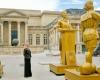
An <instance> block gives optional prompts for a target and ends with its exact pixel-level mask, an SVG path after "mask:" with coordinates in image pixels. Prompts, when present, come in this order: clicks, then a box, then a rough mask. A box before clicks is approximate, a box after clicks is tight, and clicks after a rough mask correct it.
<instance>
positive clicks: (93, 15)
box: [81, 0, 100, 74]
mask: <svg viewBox="0 0 100 80" xmlns="http://www.w3.org/2000/svg"><path fill="white" fill-rule="evenodd" d="M84 9H85V10H86V13H85V14H83V15H82V16H81V29H82V33H83V41H84V43H85V45H86V48H87V51H88V52H86V63H87V65H86V63H85V64H84V65H83V66H81V73H82V74H91V73H92V72H94V71H92V68H93V67H91V66H92V55H93V50H94V48H95V47H96V45H97V38H98V32H97V26H98V23H99V20H100V14H98V13H97V12H95V11H94V6H93V1H92V0H88V1H87V2H86V4H85V7H84ZM90 67H91V68H90ZM86 68H88V69H87V70H86ZM89 70H90V71H89ZM87 71H88V72H87Z"/></svg>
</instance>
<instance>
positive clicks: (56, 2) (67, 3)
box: [0, 0, 100, 10]
mask: <svg viewBox="0 0 100 80" xmlns="http://www.w3.org/2000/svg"><path fill="white" fill-rule="evenodd" d="M85 2H86V0H0V8H14V9H30V10H64V9H69V8H78V9H80V8H81V9H82V8H83V6H84V3H85ZM94 7H95V9H96V10H100V0H94Z"/></svg>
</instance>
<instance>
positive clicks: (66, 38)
mask: <svg viewBox="0 0 100 80" xmlns="http://www.w3.org/2000/svg"><path fill="white" fill-rule="evenodd" d="M60 16H61V18H62V19H60V20H59V21H58V23H57V24H58V26H57V30H58V31H59V32H60V41H59V43H60V45H59V46H60V54H61V64H63V65H69V66H73V65H76V57H75V33H74V35H73V32H75V31H73V28H72V26H71V25H70V23H69V20H68V14H67V12H66V11H63V12H61V15H60Z"/></svg>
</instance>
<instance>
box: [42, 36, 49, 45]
mask: <svg viewBox="0 0 100 80" xmlns="http://www.w3.org/2000/svg"><path fill="white" fill-rule="evenodd" d="M43 38H44V40H43V41H44V45H47V43H48V39H47V34H44V36H43Z"/></svg>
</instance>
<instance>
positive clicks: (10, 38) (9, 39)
mask: <svg viewBox="0 0 100 80" xmlns="http://www.w3.org/2000/svg"><path fill="white" fill-rule="evenodd" d="M9 46H11V22H9Z"/></svg>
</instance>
